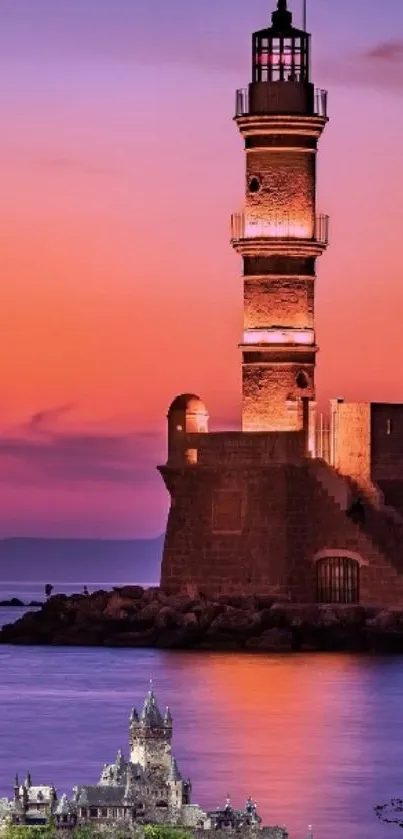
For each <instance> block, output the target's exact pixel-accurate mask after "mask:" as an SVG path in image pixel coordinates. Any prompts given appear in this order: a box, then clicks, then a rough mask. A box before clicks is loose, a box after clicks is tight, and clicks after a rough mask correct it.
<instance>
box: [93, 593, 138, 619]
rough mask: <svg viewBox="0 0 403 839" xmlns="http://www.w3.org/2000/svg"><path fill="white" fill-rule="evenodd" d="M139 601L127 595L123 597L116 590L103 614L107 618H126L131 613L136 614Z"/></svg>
mask: <svg viewBox="0 0 403 839" xmlns="http://www.w3.org/2000/svg"><path fill="white" fill-rule="evenodd" d="M138 602H139V601H134V600H133V599H129V598H127V597H122V595H121V594H120V593H118V592H116V591H114V592H113V593H112V594H111V595H110V597H109V599H108V602H107V604H106V606H105V608H104V610H103V615H104V617H105V618H113V619H119V618H120V619H122V620H124V619H125V618H127V616H128V614H129V613H132V614H136V612H137V609H138V605H137V604H138ZM85 611H87V610H85Z"/></svg>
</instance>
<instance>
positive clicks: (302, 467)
mask: <svg viewBox="0 0 403 839" xmlns="http://www.w3.org/2000/svg"><path fill="white" fill-rule="evenodd" d="M252 55H253V70H252V73H253V75H252V81H251V83H250V84H249V86H248V88H247V89H245V90H239V91H237V94H236V115H235V122H236V124H237V127H238V129H239V131H240V134H241V136H242V138H243V141H244V145H245V155H246V177H245V200H244V206H243V209H242V210H241V212H238V213H235V214H234V215H233V216H232V219H231V243H232V246H233V247H234V248H235V250H236V251H237V253H239V254H240V256H241V257H242V261H243V284H244V326H243V336H242V342H241V344H240V349H241V353H242V431H239V432H223V433H220V434H217V433H215V434H214V433H211V432H209V431H208V420H209V417H208V412H207V410H206V407H205V406H204V404H203V402H202V401H201V400H200V398H199V397H198V396H196V395H194V394H186V393H185V394H182V395H180V396H178V397H177V398H176V399H175V400H174V401H173V403H172V405H171V407H170V409H169V412H168V460H167V463H166V464H165V465H163V466H160V467H159V470H160V472H161V475H162V477H163V479H164V482H165V485H166V487H167V489H168V491H169V493H170V496H171V507H170V512H169V517H168V524H167V531H166V538H165V546H164V555H163V562H162V571H161V585H162V586H163V588H164V589H165V590H166V591H168V592H176V591H187V592H188V593H189V592H191V591H196V590H197V591H198V592H205V593H206V594H207V595H209V596H216V595H217V596H218V595H224V594H242V595H244V594H247V595H249V594H250V595H254V594H268V595H271V596H273V597H285V598H289V599H291V600H293V601H300V602H304V601H305V602H312V601H315V600H317V601H319V602H335V603H346V604H348V603H357V602H366V603H376V604H379V603H380V602H381V603H382V604H385V605H392V604H402V603H403V518H401V517H400V514H399V512H398V510H399V509H400V510H401V512H402V513H403V407H401V406H395V408H396V411H395V413H394V414H392V413H391V412H390V411H389V413H388V415H387V416H385V415H384V413H382V410H381V409H380V408H379V406H378V407H377V408H376V409H375V407H374V406H372V407H371V406H368V405H367V406H347V405H344V406H343V403H342V402H340V401H339V402H337V400H336V402H334V403H332V408H331V424H330V428H329V426H328V424H326V423H324V421H323V417H321V418H320V420H319V423H317V422H316V418H315V407H316V406H315V398H316V394H315V363H316V354H317V351H318V347H317V344H316V336H315V279H316V260H317V258H318V257H319V256H320V255H321V254H322V253H323V252H324V251H325V249H326V247H327V244H328V218H327V216H325V215H318V213H317V207H316V155H317V146H318V141H319V138H320V137H321V134H322V132H323V130H324V128H325V126H326V123H327V121H328V118H327V93H326V91H323V90H315V88H314V86H313V84H312V82H311V79H310V35H309V34H308V33H306V32H305V31H302V30H300V29H297V28H295V27H294V26H293V24H292V16H291V12H290V11H289V10H288V8H287V2H286V0H278V3H277V9H276V10H275V11H274V12H273V14H272V25H271V26H270V27H268V28H266V29H262V30H260V31H258V32H256V33H254V35H253V38H252ZM389 407H390V406H389ZM386 408H388V406H386ZM391 478H393V481H392V484H391V482H390V479H391ZM388 480H389V483H388ZM377 481H378V482H379V481H381V482H382V486H378V485H377V483H376V482H377ZM400 482H401V487H402V490H401V491H400ZM392 498H393V499H394V500H392V501H390V499H392ZM385 499H386V501H388V500H389V501H390V503H391V504H393V505H394V508H393V509H390V508H389V507H388V506H387V504H385V503H384V502H385Z"/></svg>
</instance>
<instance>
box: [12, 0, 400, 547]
mask: <svg viewBox="0 0 403 839" xmlns="http://www.w3.org/2000/svg"><path fill="white" fill-rule="evenodd" d="M290 8H291V9H292V11H293V12H295V17H294V19H295V22H296V23H297V24H298V23H300V22H301V11H302V2H298V3H297V2H293V3H290ZM272 9H273V6H272V4H271V2H269V0H252V2H247V3H246V2H241V0H205V2H203V3H199V2H198V3H196V2H194V0H2V3H1V5H0V102H1V110H2V129H1V132H0V168H1V172H0V177H1V180H2V202H1V203H0V213H1V218H0V252H1V253H2V306H1V307H0V330H1V334H2V336H3V349H2V354H1V358H0V395H1V404H2V423H0V426H1V427H0V536H2V535H14V534H15V535H19V534H21V535H30V534H32V535H47V534H49V535H63V536H67V535H71V536H75V535H81V536H86V535H87V536H94V537H97V536H105V537H107V536H111V537H119V536H121V537H124V538H127V537H131V536H136V535H138V536H146V535H154V534H157V533H160V532H161V531H162V530H163V528H164V525H165V517H166V511H167V503H168V499H167V495H166V491H165V489H164V487H163V485H162V481H161V479H160V477H159V475H158V474H157V472H156V470H155V465H156V464H157V463H158V462H160V461H161V459H163V458H164V450H165V441H164V435H165V414H166V410H167V406H168V405H169V403H170V401H171V399H172V398H173V397H174V396H175V394H176V393H178V392H181V391H188V390H192V391H194V392H199V393H200V395H201V397H202V398H203V399H204V400H205V402H206V403H207V406H208V408H209V411H210V415H211V417H212V418H213V421H212V427H213V428H217V427H228V425H231V424H232V426H234V425H236V423H237V420H238V412H239V393H240V360H239V354H238V350H237V343H238V341H239V337H240V329H241V315H242V312H241V306H242V297H241V295H242V282H241V269H240V265H239V261H238V260H237V258H236V257H235V256H234V254H233V253H232V251H231V248H230V246H229V242H228V238H229V236H228V226H229V215H230V213H231V212H234V211H237V210H238V209H239V208H240V205H241V203H242V189H243V178H244V169H243V167H244V161H243V153H242V145H241V142H240V138H239V136H238V133H237V131H236V128H235V126H234V125H233V123H232V116H233V110H234V101H235V89H236V88H237V87H244V86H246V85H247V83H248V82H249V80H250V63H251V60H250V53H251V34H252V32H253V31H254V30H257V29H260V28H262V27H264V26H266V25H267V24H268V23H269V21H270V14H271V11H272ZM308 28H309V30H310V31H312V32H313V36H314V40H313V79H314V81H315V83H316V85H317V86H322V87H328V88H329V110H330V116H331V123H330V125H329V127H328V128H327V129H326V132H325V136H324V138H323V141H322V142H321V146H320V157H319V202H320V205H319V207H318V209H319V210H320V211H324V212H328V213H329V214H330V216H331V247H330V249H329V252H328V254H326V256H325V257H324V258H323V260H321V264H320V266H319V280H318V286H317V326H318V335H319V344H320V346H321V352H320V354H319V357H318V365H319V366H318V377H317V382H318V393H319V401H320V402H321V404H323V403H324V402H325V401H326V400H327V399H328V398H329V397H330V396H334V395H339V394H342V395H344V396H345V397H346V398H350V399H355V398H358V399H371V398H372V399H374V400H391V401H393V400H394V401H403V387H402V386H401V385H400V378H399V375H397V374H396V369H393V365H391V364H390V363H389V360H390V358H391V357H393V359H394V361H395V364H396V367H397V369H398V370H399V369H401V366H402V356H403V347H402V340H401V323H400V320H401V315H400V313H401V310H402V306H403V290H402V288H403V286H402V282H401V277H402V259H401V245H400V239H401V218H402V217H403V192H402V189H401V179H402V165H401V148H402V139H403V116H402V109H401V95H402V91H403V1H402V0H382V2H381V0H353V2H351V0H308ZM207 243H208V246H207ZM195 254H197V259H196V260H195ZM364 300H365V306H364V307H363V301H364ZM391 301H393V303H392V302H391Z"/></svg>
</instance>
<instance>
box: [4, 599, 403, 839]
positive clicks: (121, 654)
mask: <svg viewBox="0 0 403 839" xmlns="http://www.w3.org/2000/svg"><path fill="white" fill-rule="evenodd" d="M12 611H13V610H3V615H2V616H1V617H2V619H3V620H4V612H6V616H5V617H6V620H7V622H8V621H9V620H11V619H12V615H11V613H12ZM0 674H1V678H0V754H1V759H0V796H1V795H11V794H12V786H13V778H14V774H15V772H16V771H19V772H20V773H21V774H23V773H24V772H26V770H27V769H28V768H29V769H30V770H31V772H32V774H33V778H34V781H37V782H39V781H43V782H53V783H54V784H56V786H57V787H58V789H59V791H60V792H62V791H66V792H70V791H71V788H72V786H73V785H74V784H76V783H83V782H84V783H85V782H88V783H91V782H96V781H97V779H98V777H99V774H100V771H101V768H102V765H103V763H104V762H105V761H110V760H112V759H113V758H114V756H115V754H116V751H117V749H118V748H119V747H121V748H123V749H124V750H125V752H126V753H127V726H128V716H129V713H130V709H131V707H132V705H133V704H136V705H137V706H139V705H140V704H141V702H142V699H143V697H144V694H145V692H146V691H147V688H148V680H149V678H150V676H152V677H153V681H154V686H155V691H156V694H157V698H158V700H159V702H160V704H161V705H162V706H164V705H165V704H169V705H170V706H171V709H172V712H173V715H174V726H175V728H174V751H175V753H176V755H177V758H178V762H179V765H180V768H181V770H182V773H183V774H184V775H185V776H190V777H191V778H192V781H193V800H194V801H197V802H199V803H200V804H201V805H202V806H206V807H211V808H213V807H216V806H217V805H218V804H222V803H223V802H224V800H225V798H226V796H227V794H228V793H229V794H230V795H231V798H232V800H233V802H234V804H236V805H239V806H240V805H242V803H243V801H244V799H246V797H247V796H248V795H250V794H251V795H252V796H254V797H255V798H256V800H257V802H258V805H259V809H260V811H261V814H262V816H263V817H264V821H265V822H266V823H269V824H275V823H278V824H286V825H287V826H288V828H289V830H290V832H291V834H292V836H293V837H300V839H303V837H304V836H305V834H306V829H307V825H308V824H313V826H314V832H315V839H319V837H320V839H340V835H341V834H342V835H343V836H346V837H349V839H383V837H385V839H387V837H388V836H392V837H393V835H396V836H399V835H401V834H400V832H399V830H398V828H395V827H394V826H390V827H388V826H385V825H382V824H381V823H379V822H378V821H377V820H376V819H375V817H374V815H373V811H372V808H373V806H374V805H375V804H377V803H381V802H383V801H384V800H386V799H387V798H389V797H391V796H402V795H403V733H402V732H403V725H402V722H403V659H402V658H400V657H397V656H390V657H383V658H382V657H370V656H368V657H363V656H361V657H359V656H354V655H350V656H347V655H343V656H342V655H324V654H323V655H322V654H318V655H306V654H304V655H302V654H298V655H294V656H288V655H261V656H253V655H239V654H234V653H231V654H227V653H226V654H209V653H180V652H166V651H160V650H130V649H91V648H89V649H74V648H71V649H70V648H34V647H31V648H29V647H14V648H12V647H1V646H0Z"/></svg>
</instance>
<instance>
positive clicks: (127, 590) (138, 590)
mask: <svg viewBox="0 0 403 839" xmlns="http://www.w3.org/2000/svg"><path fill="white" fill-rule="evenodd" d="M145 590H146V589H144V588H143V587H142V586H119V587H118V586H115V587H114V589H113V591H116V592H117V594H120V596H121V597H123V599H125V600H140V599H141V598H142V597H143V596H144V592H145Z"/></svg>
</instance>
